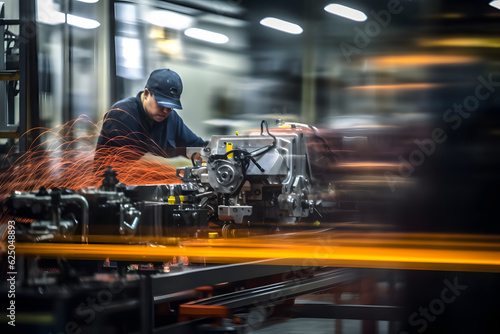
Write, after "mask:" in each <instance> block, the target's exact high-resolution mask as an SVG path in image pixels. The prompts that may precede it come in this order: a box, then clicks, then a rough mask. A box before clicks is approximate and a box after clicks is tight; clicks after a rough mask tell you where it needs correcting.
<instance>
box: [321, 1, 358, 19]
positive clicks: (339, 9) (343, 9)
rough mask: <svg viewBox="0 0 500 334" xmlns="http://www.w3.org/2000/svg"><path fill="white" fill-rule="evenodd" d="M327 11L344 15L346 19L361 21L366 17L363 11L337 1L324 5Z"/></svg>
mask: <svg viewBox="0 0 500 334" xmlns="http://www.w3.org/2000/svg"><path fill="white" fill-rule="evenodd" d="M325 10H326V11H327V12H328V13H331V14H335V15H338V16H342V17H345V18H347V19H350V20H353V21H358V22H363V21H366V19H367V18H368V17H367V16H366V15H365V13H363V12H362V11H359V10H357V9H354V8H350V7H347V6H343V5H339V4H337V3H331V4H329V5H327V6H326V7H325Z"/></svg>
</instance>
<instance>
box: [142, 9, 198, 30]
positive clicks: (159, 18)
mask: <svg viewBox="0 0 500 334" xmlns="http://www.w3.org/2000/svg"><path fill="white" fill-rule="evenodd" d="M146 21H148V22H149V23H151V24H154V25H157V26H160V27H164V28H171V29H176V30H184V29H186V28H189V27H190V26H191V25H192V24H193V18H192V17H191V16H188V15H184V14H179V13H176V12H171V11H168V10H155V11H153V12H151V13H149V14H148V15H147V16H146Z"/></svg>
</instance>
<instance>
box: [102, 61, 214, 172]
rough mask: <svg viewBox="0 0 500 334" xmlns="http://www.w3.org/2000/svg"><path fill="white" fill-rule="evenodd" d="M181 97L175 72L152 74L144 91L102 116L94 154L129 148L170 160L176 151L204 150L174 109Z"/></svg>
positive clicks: (179, 81)
mask: <svg viewBox="0 0 500 334" xmlns="http://www.w3.org/2000/svg"><path fill="white" fill-rule="evenodd" d="M181 94H182V80H181V78H180V77H179V75H178V74H177V73H176V72H174V71H172V70H170V69H158V70H155V71H153V72H152V73H151V74H150V76H149V79H148V81H147V83H146V87H145V88H144V91H141V92H139V93H138V94H137V96H135V97H129V98H126V99H124V100H121V101H119V102H116V103H115V104H114V105H113V106H112V107H111V110H110V111H108V112H107V113H106V115H104V119H103V124H102V130H101V133H100V135H99V138H98V140H97V150H99V148H102V147H124V146H128V147H130V148H131V149H134V150H136V151H138V152H139V153H148V152H149V153H152V154H153V155H155V156H165V153H166V154H167V155H169V156H171V155H172V153H173V152H174V151H175V148H176V147H199V146H204V144H205V142H204V141H203V139H202V138H200V137H198V136H197V135H196V134H194V133H193V131H191V130H190V129H189V128H188V127H187V126H186V125H185V124H184V121H183V120H182V118H181V117H180V116H179V114H178V113H177V112H176V111H175V110H174V109H173V108H176V109H182V105H181V101H180V97H181ZM146 157H147V158H151V154H146ZM170 162H171V163H172V162H174V160H171V161H170ZM174 165H175V164H174Z"/></svg>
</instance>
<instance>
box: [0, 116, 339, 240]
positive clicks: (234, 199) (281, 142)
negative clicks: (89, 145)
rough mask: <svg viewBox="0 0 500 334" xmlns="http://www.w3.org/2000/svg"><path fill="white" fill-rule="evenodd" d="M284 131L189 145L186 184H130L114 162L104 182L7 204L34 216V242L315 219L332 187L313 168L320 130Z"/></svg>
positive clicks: (199, 232) (193, 232) (229, 230)
mask: <svg viewBox="0 0 500 334" xmlns="http://www.w3.org/2000/svg"><path fill="white" fill-rule="evenodd" d="M279 130H280V131H279V133H277V134H276V135H274V134H273V133H271V132H270V131H269V128H268V125H267V122H265V121H263V122H262V123H261V131H260V133H258V132H257V133H249V134H245V135H233V136H213V137H212V139H211V141H210V142H209V143H208V145H207V146H206V147H203V148H193V149H189V154H190V155H191V156H192V161H193V166H192V167H186V168H178V169H177V176H178V177H179V178H180V180H181V181H182V183H179V184H169V185H141V186H125V185H123V184H120V183H119V181H118V180H117V177H116V172H114V171H113V170H112V169H111V168H110V169H108V170H107V171H106V172H105V177H104V181H103V183H102V186H101V187H100V188H98V189H94V188H92V189H81V190H79V191H72V190H68V189H52V190H46V189H43V188H42V189H40V190H38V191H37V192H31V193H27V192H14V193H13V194H12V195H11V196H10V197H9V198H8V200H7V202H6V203H7V206H8V207H9V208H10V211H11V214H12V215H13V216H16V217H22V218H26V219H29V220H30V224H26V226H25V228H23V229H22V230H20V231H18V233H22V234H23V235H24V236H26V237H27V238H28V239H29V240H31V241H42V240H49V239H55V240H61V241H66V240H67V238H69V237H72V236H78V237H81V242H83V243H86V242H88V236H89V235H114V236H121V237H123V239H124V240H127V238H129V237H144V238H145V241H146V239H147V238H155V237H165V236H190V237H193V236H195V237H198V236H203V235H206V234H207V232H208V230H209V228H208V227H209V225H210V226H219V227H220V228H221V229H220V232H221V233H222V235H223V236H225V237H228V236H231V235H234V231H235V230H236V229H237V228H238V227H245V228H248V227H252V226H259V225H262V224H267V225H273V224H277V223H285V224H292V223H294V222H297V221H299V220H306V219H313V217H315V215H317V214H318V208H317V207H318V204H320V203H322V200H324V199H325V196H324V193H330V194H332V185H331V183H327V184H326V185H325V182H322V181H319V180H315V179H314V176H313V174H312V170H311V164H310V159H309V158H310V155H309V153H308V146H307V142H306V134H309V135H311V133H314V132H313V131H303V129H300V128H295V129H293V128H288V129H286V130H283V129H279ZM198 153H199V154H198ZM195 156H196V157H197V158H195ZM322 194H323V195H322ZM330 199H331V198H330ZM330 204H331V203H330Z"/></svg>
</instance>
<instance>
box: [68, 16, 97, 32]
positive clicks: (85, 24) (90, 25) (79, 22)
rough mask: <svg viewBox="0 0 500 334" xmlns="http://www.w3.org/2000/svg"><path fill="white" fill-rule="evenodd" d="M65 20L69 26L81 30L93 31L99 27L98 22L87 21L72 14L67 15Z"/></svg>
mask: <svg viewBox="0 0 500 334" xmlns="http://www.w3.org/2000/svg"><path fill="white" fill-rule="evenodd" d="M66 20H67V22H68V24H69V25H72V26H74V27H78V28H82V29H95V28H97V27H99V26H100V25H101V24H100V23H99V21H96V20H91V19H87V18H85V17H81V16H76V15H72V14H67V16H66Z"/></svg>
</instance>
